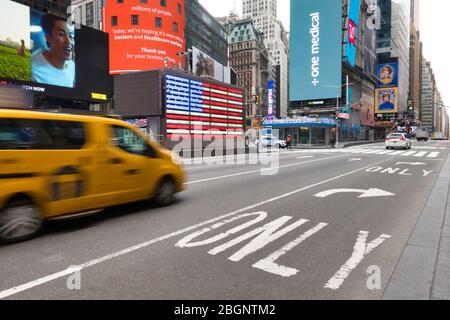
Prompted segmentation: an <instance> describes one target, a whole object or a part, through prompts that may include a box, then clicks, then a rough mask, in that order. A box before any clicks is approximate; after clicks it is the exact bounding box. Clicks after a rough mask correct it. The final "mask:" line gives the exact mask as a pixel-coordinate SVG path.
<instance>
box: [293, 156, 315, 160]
mask: <svg viewBox="0 0 450 320" xmlns="http://www.w3.org/2000/svg"><path fill="white" fill-rule="evenodd" d="M311 158H314V156H302V157H298V158H295V159H297V160H301V159H311Z"/></svg>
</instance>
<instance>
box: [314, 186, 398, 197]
mask: <svg viewBox="0 0 450 320" xmlns="http://www.w3.org/2000/svg"><path fill="white" fill-rule="evenodd" d="M339 193H362V195H360V196H359V197H358V198H377V197H390V196H395V194H393V193H391V192H388V191H384V190H381V189H376V188H372V189H369V190H359V189H333V190H327V191H324V192H320V193H318V194H316V195H314V197H316V198H326V197H329V196H331V195H335V194H339Z"/></svg>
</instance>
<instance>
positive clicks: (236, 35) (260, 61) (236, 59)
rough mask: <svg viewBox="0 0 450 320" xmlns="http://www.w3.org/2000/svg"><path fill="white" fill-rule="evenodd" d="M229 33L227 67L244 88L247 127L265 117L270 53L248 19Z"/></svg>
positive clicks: (241, 21)
mask: <svg viewBox="0 0 450 320" xmlns="http://www.w3.org/2000/svg"><path fill="white" fill-rule="evenodd" d="M230 30H231V33H230V44H229V45H230V66H231V67H232V68H233V69H234V70H235V71H236V74H237V84H238V86H241V87H243V88H244V100H245V101H246V118H247V126H248V127H250V126H253V123H252V121H254V120H255V119H262V118H264V117H265V116H267V107H268V105H267V83H268V81H269V77H270V74H271V73H272V71H271V70H269V69H270V63H269V62H270V60H269V54H268V52H267V50H266V49H265V46H264V40H263V37H262V35H261V34H260V33H259V32H258V30H256V28H255V26H254V25H253V22H252V20H251V19H244V20H240V21H238V22H237V23H235V24H234V26H233V27H232V28H231V29H230ZM277 87H278V85H277Z"/></svg>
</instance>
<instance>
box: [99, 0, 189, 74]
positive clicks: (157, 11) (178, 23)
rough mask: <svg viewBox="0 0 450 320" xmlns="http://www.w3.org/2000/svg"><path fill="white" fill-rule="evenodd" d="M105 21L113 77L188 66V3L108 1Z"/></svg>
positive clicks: (138, 0)
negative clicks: (186, 34) (168, 67)
mask: <svg viewBox="0 0 450 320" xmlns="http://www.w3.org/2000/svg"><path fill="white" fill-rule="evenodd" d="M104 18H105V19H104V22H103V25H104V29H105V31H106V32H108V33H109V41H110V53H111V54H110V72H111V74H121V73H128V72H138V71H146V70H151V69H158V68H164V66H165V64H168V65H169V66H172V65H174V66H179V64H180V63H181V64H182V65H185V57H184V56H180V55H177V54H178V53H181V52H185V49H186V48H185V47H186V45H185V39H184V29H185V11H184V0H172V1H145V2H143V1H141V0H127V1H120V2H119V1H117V0H106V5H105V15H104Z"/></svg>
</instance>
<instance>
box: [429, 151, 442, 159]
mask: <svg viewBox="0 0 450 320" xmlns="http://www.w3.org/2000/svg"><path fill="white" fill-rule="evenodd" d="M440 154H441V153H440V152H431V153H430V154H429V155H428V157H427V158H437V157H438V156H439V155H440Z"/></svg>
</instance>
